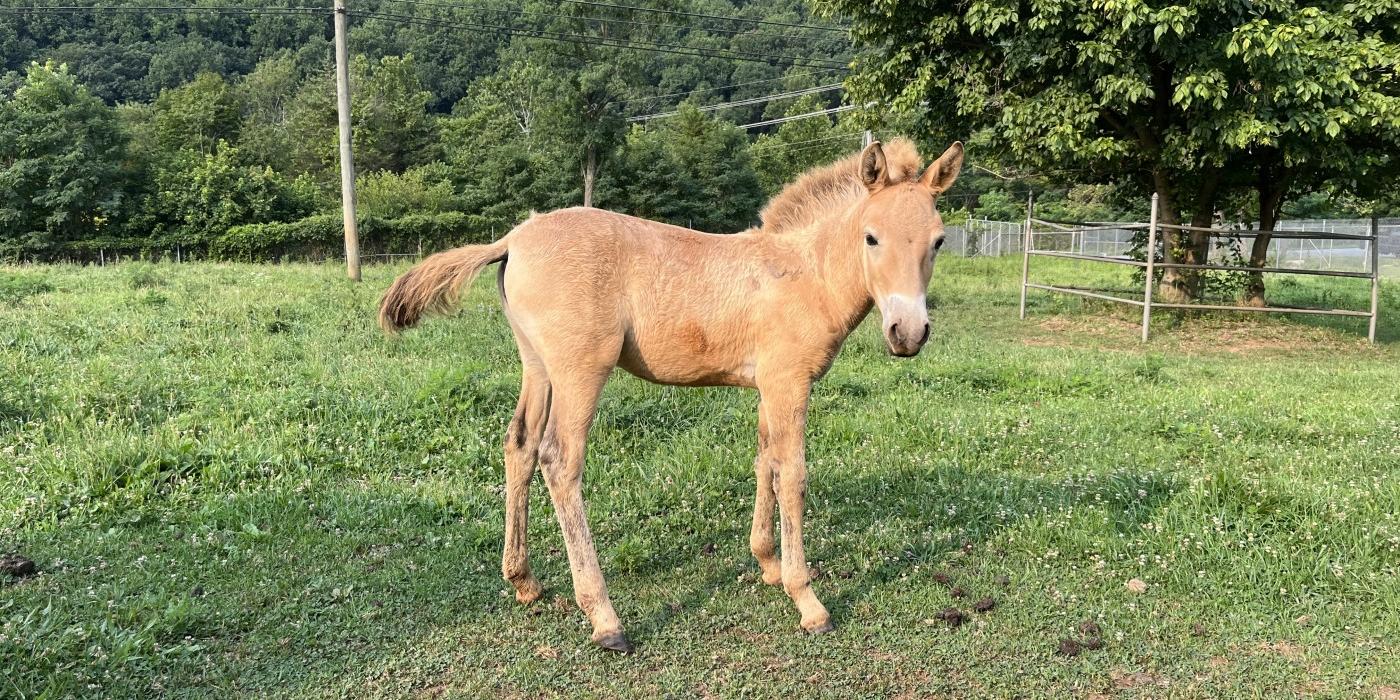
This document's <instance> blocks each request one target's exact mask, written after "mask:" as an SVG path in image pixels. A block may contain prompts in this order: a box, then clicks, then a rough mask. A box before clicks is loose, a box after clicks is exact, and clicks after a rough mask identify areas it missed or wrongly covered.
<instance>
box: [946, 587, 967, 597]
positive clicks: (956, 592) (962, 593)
mask: <svg viewBox="0 0 1400 700" xmlns="http://www.w3.org/2000/svg"><path fill="white" fill-rule="evenodd" d="M948 595H950V596H953V597H954V598H962V597H963V596H965V595H967V591H964V590H963V589H962V586H954V587H953V590H951V591H948Z"/></svg>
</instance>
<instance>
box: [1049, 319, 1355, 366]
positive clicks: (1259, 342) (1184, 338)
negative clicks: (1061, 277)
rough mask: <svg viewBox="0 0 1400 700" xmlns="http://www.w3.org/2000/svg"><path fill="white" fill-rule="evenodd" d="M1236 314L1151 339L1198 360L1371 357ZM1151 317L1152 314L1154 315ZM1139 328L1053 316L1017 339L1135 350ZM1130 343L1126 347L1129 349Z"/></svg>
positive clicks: (1339, 341)
mask: <svg viewBox="0 0 1400 700" xmlns="http://www.w3.org/2000/svg"><path fill="white" fill-rule="evenodd" d="M1244 313H1246V312H1240V314H1231V315H1226V314H1225V312H1220V314H1219V315H1212V316H1205V317H1198V318H1190V319H1187V320H1185V321H1184V322H1182V323H1181V324H1180V325H1178V326H1176V327H1174V328H1163V327H1159V325H1158V324H1156V323H1154V324H1153V328H1152V337H1153V339H1154V342H1155V343H1156V344H1158V345H1161V344H1170V345H1174V346H1176V349H1177V350H1180V351H1182V352H1186V353H1188V354H1200V355H1220V354H1232V355H1289V354H1297V353H1310V352H1318V351H1327V352H1336V351H1346V352H1374V351H1375V350H1374V348H1372V347H1371V345H1370V344H1369V343H1367V342H1366V338H1365V337H1364V336H1362V335H1357V334H1356V333H1354V332H1353V333H1345V332H1342V331H1337V330H1333V329H1330V328H1318V327H1316V326H1309V325H1305V324H1302V323H1296V322H1291V321H1288V320H1286V318H1284V317H1272V318H1260V317H1258V316H1243V315H1241V314H1244ZM1154 316H1155V314H1154ZM1141 330H1142V325H1141V324H1140V323H1139V322H1135V321H1132V320H1128V319H1126V318H1123V317H1117V316H1111V315H1102V316H1100V315H1091V314H1084V315H1064V316H1052V317H1050V318H1046V319H1044V320H1042V321H1040V322H1038V323H1036V324H1035V330H1034V331H1032V332H1029V333H1027V335H1026V336H1025V337H1023V338H1022V341H1021V342H1022V343H1023V344H1025V345H1030V346H1034V347H1073V346H1082V345H1084V344H1086V342H1088V343H1089V344H1100V343H1102V344H1104V345H1111V346H1114V347H1118V348H1120V349H1124V350H1135V349H1138V348H1139V347H1141V346H1139V345H1138V344H1137V340H1138V334H1139V333H1140V332H1141ZM1129 343H1130V344H1131V345H1129Z"/></svg>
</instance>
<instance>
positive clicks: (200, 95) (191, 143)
mask: <svg viewBox="0 0 1400 700" xmlns="http://www.w3.org/2000/svg"><path fill="white" fill-rule="evenodd" d="M241 120H242V104H241V103H240V100H239V95H238V92H237V91H236V90H235V89H234V88H233V86H231V85H229V84H228V83H227V82H226V81H225V80H224V79H223V76H220V75H218V74H215V73H200V74H199V76H198V77H196V78H195V79H194V80H192V81H190V82H189V83H186V84H185V85H182V86H180V87H178V88H174V89H171V90H163V91H161V93H160V97H159V98H157V99H156V103H155V124H154V127H155V137H156V142H157V144H158V145H159V146H160V147H161V148H162V149H164V150H166V151H168V152H171V153H175V152H179V151H184V150H189V151H194V152H196V153H201V154H207V153H213V152H214V149H215V147H216V146H218V144H219V143H220V142H221V141H228V142H233V141H234V140H236V138H237V136H238V127H239V124H240V122H241Z"/></svg>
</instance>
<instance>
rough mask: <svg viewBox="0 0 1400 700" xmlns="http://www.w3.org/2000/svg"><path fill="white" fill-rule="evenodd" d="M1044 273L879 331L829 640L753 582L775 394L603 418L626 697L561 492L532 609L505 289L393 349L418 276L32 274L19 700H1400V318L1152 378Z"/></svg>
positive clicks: (836, 401)
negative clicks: (401, 292)
mask: <svg viewBox="0 0 1400 700" xmlns="http://www.w3.org/2000/svg"><path fill="white" fill-rule="evenodd" d="M1019 264H1020V261H1019V259H1006V260H985V259H983V260H977V259H974V260H959V259H948V260H944V261H941V262H940V263H939V266H940V267H939V271H938V272H937V274H936V275H935V279H934V283H933V300H934V301H935V303H936V306H937V308H936V310H935V311H934V312H933V324H934V328H935V330H934V333H933V339H932V340H931V341H930V342H929V345H928V346H927V347H926V348H925V349H924V352H923V354H922V355H920V356H919V357H918V358H916V359H914V360H907V361H904V360H896V359H894V358H890V357H888V356H887V355H886V354H885V352H884V350H883V348H882V346H881V343H880V340H879V338H878V331H877V329H876V328H874V325H873V324H871V323H867V324H866V325H865V326H864V327H862V328H861V329H860V331H858V333H857V334H856V335H855V336H854V337H853V338H852V340H851V342H850V343H848V345H847V346H846V349H845V350H844V351H843V354H842V356H841V358H840V359H839V360H838V361H837V363H836V366H835V367H834V369H833V370H832V372H831V374H830V375H829V376H828V377H827V378H826V380H824V381H823V382H822V383H821V384H820V385H819V386H818V389H817V391H816V396H815V399H814V401H813V417H812V420H811V425H810V427H811V435H810V439H809V445H810V446H809V450H808V457H809V461H810V475H811V482H810V498H809V510H808V518H809V519H808V522H809V528H808V530H807V532H808V542H807V552H808V554H809V556H810V558H811V559H812V562H811V564H812V566H813V567H814V569H815V570H816V572H817V580H816V582H815V586H816V590H817V592H818V594H819V595H820V596H822V598H823V599H824V601H825V602H826V604H827V606H828V608H830V609H831V611H832V614H833V618H834V621H835V623H836V625H837V630H836V632H835V633H833V634H830V635H826V636H821V637H815V638H813V637H806V636H803V635H801V634H799V633H798V632H797V615H796V613H795V611H794V609H793V607H792V605H791V603H790V602H789V601H788V600H787V598H786V597H785V596H784V595H783V594H782V593H781V592H780V591H778V590H776V589H771V588H767V587H765V586H763V585H762V583H761V582H760V581H759V578H758V570H757V566H756V565H755V564H754V562H753V561H752V559H751V557H750V556H749V554H748V551H747V530H748V522H749V513H750V509H751V499H752V490H753V486H752V479H753V474H752V471H751V469H752V466H751V465H752V459H753V451H754V434H755V418H754V408H755V403H756V399H755V396H754V395H753V394H751V393H749V392H743V391H738V390H726V389H714V390H693V389H670V388H661V387H655V386H651V385H648V384H645V383H643V382H640V381H638V380H636V379H633V378H631V377H625V376H619V377H617V378H616V379H615V380H614V381H613V382H612V383H611V384H610V386H609V388H608V390H607V392H606V394H605V397H604V399H603V403H602V409H601V415H600V418H599V422H598V425H597V427H596V428H595V431H594V438H593V442H592V444H591V451H590V459H589V465H588V472H587V476H586V481H585V497H586V498H587V499H588V501H589V509H590V512H591V519H592V524H593V531H594V534H595V537H596V540H597V543H598V547H599V552H600V556H601V557H602V560H603V567H604V571H605V573H607V574H608V576H609V583H610V585H611V589H612V593H613V600H614V602H615V604H616V606H617V608H618V612H619V614H620V615H621V616H622V618H623V622H624V624H625V625H626V626H627V628H628V632H629V635H630V636H631V638H632V640H633V641H634V642H636V643H637V644H638V654H637V655H635V656H632V657H621V656H616V655H606V654H604V653H603V652H600V651H599V650H597V649H596V648H595V647H593V646H592V644H591V643H590V642H589V641H588V627H587V624H586V622H585V620H584V618H583V616H582V614H581V613H579V612H578V611H577V609H575V607H574V605H573V604H572V602H571V593H570V589H569V582H568V564H567V561H566V558H565V557H564V554H563V548H562V541H561V538H560V536H559V533H558V529H557V526H556V524H555V522H554V518H553V513H552V510H551V507H550V505H549V500H548V498H547V497H546V495H545V492H544V489H543V487H542V485H540V484H539V482H538V481H537V482H536V489H535V491H534V502H533V509H532V513H533V515H534V517H533V521H532V526H531V530H532V545H533V555H534V564H535V571H536V572H537V574H539V575H540V576H541V578H542V580H543V581H544V583H545V585H546V587H547V588H548V592H547V593H546V598H545V599H544V600H542V601H541V602H540V603H538V604H536V605H534V606H532V607H529V608H523V607H520V606H518V605H516V603H515V602H514V600H513V598H512V597H511V596H510V595H509V594H508V589H509V587H508V586H507V584H505V583H504V582H503V581H501V580H500V575H499V556H500V549H501V539H502V535H501V528H502V517H503V513H502V505H501V500H502V485H501V484H502V465H501V451H500V449H499V442H500V439H501V436H502V434H503V430H504V425H505V422H506V420H507V418H508V417H509V415H510V412H511V410H512V408H513V406H514V400H515V389H516V386H517V381H518V370H517V366H516V359H515V355H514V352H515V351H514V347H513V345H512V344H511V342H510V338H509V332H508V329H507V327H506V324H505V322H504V319H503V318H502V317H501V312H500V310H499V308H498V306H497V304H496V302H495V300H494V296H493V294H492V291H491V281H490V280H489V279H488V280H483V281H482V282H481V283H479V284H478V285H477V287H476V288H475V290H474V291H473V293H472V294H471V296H470V297H469V298H468V300H467V303H466V304H465V306H464V310H463V312H462V314H461V315H460V316H458V317H456V318H455V319H447V320H438V321H436V322H433V323H430V324H428V325H427V326H425V327H424V328H422V329H420V330H418V331H414V332H410V333H408V334H406V335H404V336H403V337H401V338H399V339H387V338H385V337H383V336H382V335H381V334H380V333H379V332H378V331H377V329H376V328H375V327H374V325H373V318H372V316H373V308H374V306H375V301H376V299H377V296H378V294H379V292H380V291H381V290H383V289H384V287H385V286H386V285H387V284H388V282H389V281H390V279H391V278H392V277H393V275H394V274H396V273H397V272H399V271H401V270H402V269H403V268H402V267H372V268H369V269H368V270H367V274H366V281H365V283H364V284H360V285H355V284H352V283H349V282H347V281H346V280H344V279H342V276H341V272H340V270H339V269H338V268H336V267H334V266H310V265H296V266H244V265H213V264H209V265H184V266H176V265H167V264H159V265H145V264H137V265H122V266H116V267H107V268H101V269H95V268H87V269H82V268H72V267H53V268H45V267H39V268H0V553H3V552H6V551H18V552H21V553H23V554H24V555H26V556H28V557H30V558H32V559H34V560H35V561H36V562H37V563H38V566H39V570H40V572H39V574H38V575H35V576H31V577H28V578H23V579H11V578H8V577H4V576H3V575H0V697H5V698H38V697H55V698H56V697H68V696H85V697H103V698H127V697H133V698H134V697H171V698H208V697H241V696H266V697H283V698H320V697H351V698H368V697H423V698H439V697H463V698H477V697H507V698H536V697H595V696H600V697H613V696H615V697H644V698H671V697H675V698H690V697H745V698H760V697H791V698H795V697H801V698H820V697H829V698H853V697H909V698H916V697H917V698H925V697H1019V698H1065V697H1083V698H1089V697H1095V698H1134V697H1174V698H1278V697H1295V696H1296V697H1319V698H1383V699H1385V700H1394V699H1395V698H1397V697H1400V576H1397V574H1400V343H1397V340H1400V338H1398V337H1397V336H1400V289H1397V288H1396V287H1395V286H1394V285H1392V286H1390V287H1389V288H1387V289H1386V290H1385V292H1386V295H1385V307H1384V308H1385V311H1384V313H1385V314H1386V316H1385V317H1383V326H1382V339H1383V341H1384V342H1382V343H1381V344H1380V345H1379V346H1378V347H1371V346H1369V345H1368V344H1367V343H1366V342H1365V341H1364V338H1362V337H1361V333H1364V329H1361V330H1360V331H1358V329H1360V328H1361V325H1362V324H1361V323H1359V322H1356V321H1354V320H1353V321H1338V322H1331V321H1327V322H1324V321H1313V322H1290V321H1284V320H1277V319H1267V320H1265V319H1258V318H1250V319H1242V318H1240V317H1237V316H1226V317H1213V318H1201V319H1193V320H1189V321H1186V322H1180V321H1177V320H1174V319H1172V318H1170V317H1166V315H1165V314H1164V318H1162V319H1161V321H1160V324H1159V325H1158V327H1157V329H1156V330H1155V333H1156V335H1155V337H1154V340H1153V342H1152V343H1151V344H1149V345H1148V346H1145V347H1144V346H1141V345H1139V344H1138V343H1137V340H1136V333H1137V330H1136V326H1135V325H1134V321H1135V318H1134V317H1133V316H1132V313H1131V311H1130V310H1126V309H1123V310H1119V309H1109V308H1106V307H1102V306H1092V307H1086V306H1083V305H1081V304H1080V302H1078V301H1077V300H1072V299H1060V298H1051V297H1047V296H1043V295H1036V296H1034V297H1033V300H1032V301H1033V303H1032V309H1031V317H1030V318H1029V319H1028V320H1026V321H1024V322H1023V321H1019V320H1017V318H1016V308H1015V305H1016V285H1015V282H1016V278H1017V276H1018V274H1019ZM1041 269H1044V270H1047V272H1045V273H1044V274H1045V275H1047V276H1048V277H1046V278H1047V279H1048V278H1053V277H1055V276H1056V275H1058V276H1059V277H1060V278H1061V281H1069V280H1070V278H1071V276H1072V274H1071V272H1070V270H1071V268H1070V267H1068V266H1049V267H1042V268H1041ZM1076 269H1077V268H1076ZM1093 274H1096V275H1100V274H1105V273H1099V272H1095V273H1093ZM489 277H490V276H489V275H488V278H489ZM1077 279H1078V280H1080V281H1082V280H1083V279H1084V277H1083V276H1080V277H1077ZM1099 281H1100V282H1107V283H1114V282H1115V280H1111V279H1101V280H1099ZM1117 283H1120V284H1122V283H1123V281H1122V280H1117ZM1278 289H1279V296H1280V297H1281V298H1280V300H1281V301H1285V302H1290V301H1291V302H1299V303H1314V304H1317V303H1326V304H1336V303H1342V304H1351V305H1353V306H1354V307H1355V308H1360V307H1361V306H1363V305H1364V302H1363V301H1362V300H1363V299H1364V297H1365V289H1364V285H1362V284H1360V283H1355V284H1340V283H1338V284H1332V285H1321V286H1314V285H1307V284H1301V283H1288V284H1287V285H1286V286H1284V285H1280V286H1279V288H1278ZM1133 579H1138V580H1140V581H1141V582H1142V583H1144V584H1145V590H1141V589H1140V590H1141V592H1134V591H1133V590H1130V588H1129V586H1128V585H1127V584H1128V582H1129V581H1130V580H1133ZM945 580H946V581H947V582H946V583H945V582H944V581H945ZM954 588H959V589H962V590H961V591H955V590H953V589H954ZM959 592H962V593H965V595H964V596H962V597H957V596H955V593H959ZM987 596H990V597H992V598H994V600H995V602H996V607H995V608H994V609H992V610H991V611H989V612H986V613H982V614H976V613H971V608H972V605H973V602H974V601H976V600H978V599H980V598H983V597H987ZM949 606H956V607H958V608H960V609H961V610H964V611H968V612H969V615H970V616H971V619H970V621H969V622H968V623H967V624H964V625H962V626H960V627H951V626H949V625H948V624H947V623H946V622H944V621H942V620H940V619H939V618H938V617H936V616H937V615H938V613H939V611H941V610H943V609H944V608H947V607H949ZM1085 621H1093V622H1094V623H1095V624H1097V625H1098V626H1099V627H1100V629H1101V630H1102V632H1101V635H1100V636H1101V639H1102V640H1103V646H1102V648H1101V649H1097V650H1085V651H1084V652H1083V653H1081V654H1079V655H1076V656H1066V655H1063V654H1060V653H1059V652H1058V651H1057V650H1058V648H1059V646H1060V644H1061V641H1062V640H1064V639H1075V640H1083V639H1084V638H1085V637H1086V636H1092V634H1086V633H1084V632H1082V631H1081V630H1080V626H1081V623H1083V622H1085Z"/></svg>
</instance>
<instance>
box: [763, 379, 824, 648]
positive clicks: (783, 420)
mask: <svg viewBox="0 0 1400 700" xmlns="http://www.w3.org/2000/svg"><path fill="white" fill-rule="evenodd" d="M784 379H787V381H775V382H773V383H771V384H765V385H762V386H760V387H759V391H760V392H761V393H762V396H763V398H762V404H763V412H764V413H763V415H764V418H766V419H767V425H768V437H769V442H770V444H769V449H770V451H771V452H772V455H773V462H772V463H773V464H775V465H776V469H775V470H774V474H773V476H774V478H775V479H777V482H778V488H777V491H778V513H779V522H780V523H781V526H782V536H783V550H782V554H783V563H782V578H783V590H785V591H787V594H788V596H790V597H791V598H792V602H794V603H796V604H797V611H798V612H799V613H801V614H802V629H804V630H806V631H808V632H812V633H820V632H829V631H831V616H830V615H829V614H827V612H826V607H825V606H823V605H822V603H821V601H819V600H817V595H816V594H815V593H813V592H812V579H811V575H810V574H809V573H808V572H807V557H806V552H805V551H804V550H803V546H802V509H803V506H804V502H805V500H806V496H807V461H806V447H805V432H806V429H807V398H808V396H809V394H810V392H811V383H810V382H809V381H806V380H795V381H794V380H792V379H790V378H784Z"/></svg>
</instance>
